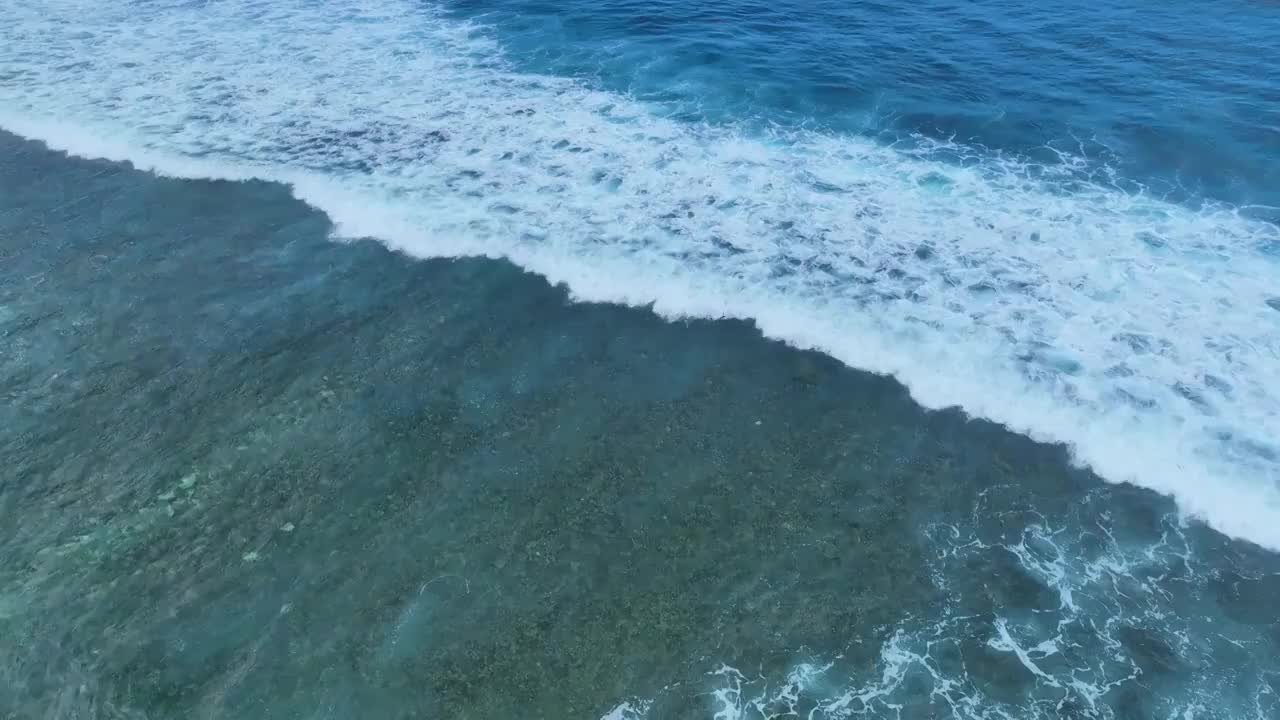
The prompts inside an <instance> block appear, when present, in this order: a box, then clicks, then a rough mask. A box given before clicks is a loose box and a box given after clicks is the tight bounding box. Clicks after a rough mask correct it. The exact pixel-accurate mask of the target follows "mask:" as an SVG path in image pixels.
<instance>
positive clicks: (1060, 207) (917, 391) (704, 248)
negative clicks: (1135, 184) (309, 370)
mask: <svg viewBox="0 0 1280 720" xmlns="http://www.w3.org/2000/svg"><path fill="white" fill-rule="evenodd" d="M0 125H3V126H4V127H7V128H9V129H11V130H14V131H16V132H18V133H20V134H23V135H26V136H29V137H34V138H39V139H42V140H44V141H46V142H48V143H49V144H50V145H51V146H53V147H56V148H59V149H63V150H67V151H69V152H74V153H76V154H81V155H87V156H98V157H107V158H110V159H114V160H129V161H131V162H134V163H136V164H138V165H139V166H140V167H144V168H147V169H150V170H154V171H157V172H160V173H164V174H170V175H177V176H182V177H215V178H223V179H245V178H250V177H254V178H262V179H266V180H273V181H279V182H284V183H288V184H290V185H292V186H293V187H294V189H295V192H296V194H297V195H298V197H300V198H302V199H303V200H305V201H307V202H309V203H311V204H313V205H315V206H316V207H318V208H320V209H322V210H324V211H325V212H326V213H328V214H329V215H330V217H331V218H332V219H333V220H334V222H335V224H336V226H337V228H338V231H339V232H340V233H341V234H343V235H347V236H352V237H360V236H371V237H376V238H379V239H381V240H382V241H384V242H386V243H387V244H388V245H390V246H392V247H395V248H397V249H399V250H402V251H404V252H406V253H408V254H411V255H414V256H418V257H438V256H455V255H485V256H490V257H505V258H509V259H511V260H512V261H514V262H516V263H518V264H520V265H522V266H523V267H525V268H527V269H529V270H530V271H533V272H536V273H539V274H542V275H544V276H546V277H547V278H548V279H549V280H550V281H552V282H556V283H564V284H565V285H567V286H568V287H569V289H570V291H571V293H572V294H573V296H574V297H575V298H576V299H579V300H583V301H603V302H617V303H626V304H630V305H641V306H651V307H652V308H653V309H654V311H655V312H657V313H659V314H661V315H663V316H666V317H672V318H675V317H688V316H698V317H711V318H722V317H733V318H744V319H749V320H752V321H754V322H755V323H756V324H757V325H758V326H759V328H760V329H761V331H762V332H764V333H765V334H766V335H769V336H771V337H775V338H779V339H782V340H785V341H787V342H790V343H792V344H794V345H796V346H799V347H804V348H812V349H818V350H821V351H823V352H827V353H829V354H831V355H833V356H834V357H837V358H839V359H840V360H842V361H843V362H846V363H848V364H849V365H852V366H854V367H858V368H862V369H866V370H870V371H873V372H877V373H883V374H892V375H894V376H895V377H897V378H898V379H899V380H901V381H902V382H903V383H904V384H905V385H906V386H907V387H908V388H909V389H910V390H911V392H912V394H913V396H914V397H915V398H916V399H917V400H918V401H919V402H921V403H922V404H923V405H925V406H927V407H931V408H940V407H947V406H959V407H961V408H963V409H964V410H965V411H966V412H968V413H970V414H972V415H975V416H979V417H985V418H989V419H992V420H995V421H998V422H1001V423H1004V424H1006V425H1008V426H1009V427H1011V428H1013V429H1015V430H1018V431H1020V432H1025V433H1028V434H1030V435H1031V436H1032V437H1035V438H1036V439H1039V440H1045V441H1054V442H1062V443H1066V444H1068V445H1070V446H1071V448H1072V450H1073V452H1074V454H1075V457H1076V458H1077V459H1078V460H1079V461H1081V462H1083V463H1086V464H1088V465H1090V466H1091V467H1092V468H1093V469H1095V470H1096V471H1098V472H1099V473H1100V474H1101V475H1102V476H1103V477H1105V478H1107V479H1109V480H1112V481H1118V482H1120V481H1127V482H1133V483H1136V484H1139V485H1143V486H1145V487H1148V488H1152V489H1154V490H1157V491H1159V492H1162V493H1167V494H1170V495H1172V496H1174V497H1175V498H1177V500H1178V502H1179V504H1180V507H1181V508H1182V509H1183V510H1184V511H1186V512H1187V513H1189V514H1192V515H1195V516H1197V517H1200V518H1203V519H1204V520H1206V521H1207V522H1208V523H1210V524H1211V525H1212V526H1214V527H1215V528H1217V529H1219V530H1221V531H1223V532H1225V533H1228V534H1231V535H1234V536H1237V537H1242V538H1246V539H1249V540H1251V541H1253V542H1256V543H1259V544H1262V545H1265V546H1267V547H1270V548H1273V549H1275V548H1280V487H1278V486H1277V478H1278V477H1280V448H1278V447H1277V446H1276V441H1275V438H1277V437H1280V410H1277V408H1280V403H1278V402H1277V400H1278V398H1277V397H1276V389H1275V387H1274V383H1273V382H1272V380H1273V379H1274V378H1276V377H1280V332H1277V330H1280V313H1278V312H1276V311H1275V309H1274V308H1273V307H1272V306H1271V305H1269V304H1268V303H1269V302H1270V301H1272V300H1273V299H1274V288H1275V286H1276V281H1277V279H1278V277H1280V260H1278V259H1277V257H1276V255H1275V253H1274V252H1273V251H1272V250H1268V249H1269V248H1271V249H1274V248H1275V247H1280V228H1277V226H1275V225H1273V224H1268V223H1265V222H1261V221H1259V220H1257V219H1252V218H1251V217H1249V216H1248V215H1247V214H1245V213H1242V212H1241V211H1240V210H1238V209H1236V208H1231V207H1222V206H1207V207H1203V208H1197V209H1191V208H1188V207H1184V206H1180V205H1176V204H1172V203H1169V202H1165V201H1162V200H1161V199H1159V198H1155V197H1150V196H1147V195H1144V194H1142V193H1134V192H1127V191H1122V190H1120V189H1118V188H1116V187H1109V186H1106V185H1100V184H1098V183H1096V182H1092V181H1089V180H1086V179H1085V178H1086V177H1092V176H1096V175H1097V174H1096V173H1092V172H1090V173H1082V172H1079V170H1080V168H1079V167H1078V164H1079V162H1080V161H1078V160H1077V159H1074V158H1065V159H1064V162H1063V163H1062V164H1061V165H1053V166H1045V165H1036V164H1030V163H1027V162H1023V161H1020V160H1018V159H1017V158H1009V157H1004V156H1001V155H999V154H997V153H993V152H990V151H985V150H981V149H974V148H965V147H958V146H954V145H948V146H942V145H939V144H937V143H933V144H931V143H929V142H927V141H923V140H921V141H919V142H914V143H912V144H911V147H909V148H893V147H886V146H883V145H879V144H876V143H873V142H870V141H868V140H864V139H860V138H855V137H848V136H833V135H826V134H819V133H811V132H804V131H795V132H783V131H778V132H775V133H774V134H772V135H760V134H758V133H755V134H753V133H750V132H747V131H746V130H743V129H741V128H734V127H728V126H714V127H713V126H705V125H692V124H687V123H680V122H676V121H672V120H669V119H666V118H663V117H660V116H658V115H656V114H655V113H654V110H653V108H651V107H649V106H646V105H644V104H643V103H638V102H635V101H633V100H631V99H629V98H627V97H624V96H620V95H617V94H614V93H607V92H601V91H598V90H594V89H592V88H590V87H587V86H585V85H583V84H581V83H579V82H575V81H570V80H566V79H563V78H554V77H545V76H538V75H530V74H522V73H519V72H515V71H514V70H512V69H511V68H510V67H508V65H507V64H506V63H505V62H504V61H503V60H502V57H501V53H500V51H499V48H498V47H497V46H496V44H495V43H493V42H492V41H491V40H489V39H488V38H486V37H485V35H484V33H483V32H482V30H480V29H477V28H475V27H472V26H469V25H467V24H465V23H460V22H456V21H450V20H445V19H442V18H441V17H440V16H439V15H438V14H437V13H436V12H434V11H432V10H430V9H423V8H422V7H420V6H418V5H416V4H413V3H407V2H402V1H401V0H364V1H361V0H336V1H335V2H332V3H326V4H324V5H323V6H319V5H316V4H315V3H310V2H304V1H303V0H276V1H273V2H264V1H262V0H226V1H225V2H220V3H212V4H210V3H190V2H183V1H178V0H169V1H167V2H146V3H139V2H124V3H112V4H103V3H93V2H89V1H88V0H49V2H45V3H41V4H40V6H39V7H32V6H28V5H24V4H13V3H10V4H8V5H6V6H5V7H4V8H2V9H0ZM944 158H945V160H944Z"/></svg>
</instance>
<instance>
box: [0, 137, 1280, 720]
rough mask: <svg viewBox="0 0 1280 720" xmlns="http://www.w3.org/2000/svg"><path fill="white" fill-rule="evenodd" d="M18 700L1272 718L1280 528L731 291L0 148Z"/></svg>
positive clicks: (271, 191)
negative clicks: (1078, 463)
mask: <svg viewBox="0 0 1280 720" xmlns="http://www.w3.org/2000/svg"><path fill="white" fill-rule="evenodd" d="M0 142H2V143H3V145H2V146H0V158H3V161H2V162H0V178H2V181H3V182H2V184H3V187H4V188H6V192H5V193H4V194H3V197H2V198H0V203H3V205H2V206H0V223H2V224H0V238H3V243H4V244H3V248H4V264H3V270H2V271H0V307H2V308H3V315H0V322H2V323H3V324H2V325H0V332H2V333H3V335H4V339H5V344H4V347H5V352H4V354H3V355H0V359H2V362H3V367H2V368H0V369H2V370H3V377H4V384H3V385H2V386H0V392H2V393H3V395H4V397H5V400H6V402H5V403H4V405H3V408H4V410H3V412H4V414H5V415H4V417H3V423H2V425H0V426H2V427H3V428H4V430H3V432H0V443H2V444H0V449H2V450H3V455H4V457H5V458H6V461H7V462H6V467H7V469H6V470H5V473H4V475H3V483H2V484H0V509H2V510H3V513H4V517H5V519H6V522H5V523H4V524H3V534H2V535H0V542H2V543H3V547H2V549H3V552H0V559H2V560H0V562H2V563H3V564H2V565H0V588H3V592H0V625H2V626H3V636H4V638H5V642H4V643H0V677H3V680H4V682H3V683H0V687H2V688H3V690H0V715H3V716H4V717H6V718H7V717H15V718H29V717H30V718H35V717H41V718H43V717H67V718H70V717H102V718H115V717H129V718H140V717H149V718H170V717H235V718H243V717H262V718H326V717H330V718H350V717H386V718H398V717H473V718H513V717H529V718H564V717H585V718H600V717H610V718H637V717H651V718H710V717H717V718H763V717H784V716H787V713H788V712H795V713H799V715H800V716H802V717H814V718H843V717H858V716H871V717H912V718H914V717H1019V718H1023V717H1118V718H1148V717H1162V718H1163V717H1169V716H1179V717H1182V716H1184V715H1185V716H1188V717H1220V718H1242V717H1247V718H1268V717H1273V716H1274V713H1275V712H1276V711H1277V707H1278V706H1277V704H1276V703H1277V699H1276V698H1277V696H1276V683H1277V682H1278V680H1280V672H1278V668H1277V666H1276V665H1275V658H1276V657H1280V655H1278V654H1277V650H1278V649H1280V648H1277V643H1280V635H1278V634H1277V624H1276V618H1275V614H1274V611H1273V606H1272V599H1273V598H1274V595H1275V592H1276V591H1277V582H1278V581H1280V560H1278V559H1277V558H1276V556H1275V555H1273V554H1271V553H1269V552H1267V551H1264V550H1261V549H1259V548H1257V547H1256V546H1252V545H1249V544H1245V543H1240V542H1237V541H1231V540H1228V539H1226V538H1225V537H1223V536H1221V535H1218V534H1217V533H1214V532H1212V531H1210V530H1208V529H1207V528H1205V527H1204V526H1203V525H1200V524H1192V525H1186V524H1183V523H1182V522H1180V521H1179V520H1178V517H1177V513H1176V510H1175V507H1174V505H1173V503H1172V502H1171V501H1169V500H1167V499H1165V498H1162V497H1160V496H1159V495H1156V494H1154V493H1151V492H1149V491H1145V490H1139V489H1135V488H1131V487H1127V486H1114V485H1108V484H1106V483H1103V482H1102V481H1101V480H1099V479H1098V478H1097V477H1095V476H1093V475H1091V474H1089V473H1087V472H1084V471H1081V470H1077V469H1072V468H1071V467H1070V465H1069V464H1068V463H1067V462H1066V459H1067V458H1066V453H1065V451H1064V450H1063V449H1062V448H1060V447H1052V446H1045V445H1039V444H1036V443H1034V442H1032V441H1030V440H1028V439H1026V438H1025V437H1022V436H1019V435H1016V434H1013V433H1010V432H1008V431H1006V430H1004V429H1001V428H999V427H998V426H996V425H993V424H990V423H987V422H983V421H974V420H967V419H965V417H964V416H963V415H962V414H961V413H959V412H956V411H944V412H925V411H923V410H921V409H920V408H919V407H918V406H917V405H916V404H915V403H914V402H913V401H912V400H911V399H910V397H909V396H908V394H907V393H906V391H905V389H904V388H903V387H902V386H901V385H899V384H897V383H896V382H894V381H892V380H889V379H886V378H881V377H876V376H873V375H868V374H864V373H859V372H856V371H852V370H849V369H847V368H845V367H843V366H841V365H840V364H839V363H837V362H835V361H834V360H831V359H830V358H827V357H825V356H823V355H820V354H815V353H805V352H798V351H795V350H792V349H789V348H787V347H785V346H783V345H781V344H779V343H776V342H772V341H767V340H764V339H762V338H761V337H759V335H758V333H757V332H756V331H755V330H754V329H753V328H751V327H750V326H749V325H746V324H743V323H737V322H706V321H693V322H688V323H675V324H672V323H668V322H664V321H662V320H660V319H659V318H657V317H655V316H654V315H652V314H651V313H649V312H647V311H644V310H633V309H626V308H619V307H615V306H607V305H591V304H587V305H583V304H571V303H569V302H567V298H566V294H565V291H564V290H562V289H556V288H552V287H549V286H548V285H546V284H545V283H544V282H543V281H542V280H541V279H539V278H537V277H535V276H531V275H528V274H525V273H522V272H521V271H520V270H519V269H517V268H515V267H513V266H511V265H509V264H507V263H504V262H496V261H490V260H459V261H450V260H436V261H428V262H417V261H413V260H410V259H408V258H405V257H403V256H401V255H397V254H393V253H390V252H388V251H386V250H385V249H383V248H382V247H381V246H380V245H378V244H376V243H373V242H370V241H359V242H355V243H335V242H333V241H331V240H330V239H328V237H327V235H328V232H329V229H330V227H329V224H328V221H327V220H326V219H325V218H324V216H322V215H320V214H319V213H317V212H315V211H313V210H310V209H308V208H306V207H305V206H303V205H302V204H301V203H298V202H297V201H295V200H293V199H292V198H290V197H289V195H288V194H287V192H286V191H285V190H284V189H283V188H280V187H276V186H272V185H269V184H263V183H227V182H192V181H182V180H167V179H157V178H154V177H152V176H149V175H147V174H144V173H140V172H138V171H135V170H131V169H129V168H127V167H123V166H120V165H115V164H111V163H105V162H87V161H79V160H72V159H68V158H66V157H64V156H61V155H58V154H55V153H51V152H48V151H47V150H45V149H43V148H41V147H40V146H38V145H36V144H34V143H30V142H25V141H20V140H18V139H16V138H13V137H11V136H3V139H2V140H0Z"/></svg>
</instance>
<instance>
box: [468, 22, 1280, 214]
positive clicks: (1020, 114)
mask: <svg viewBox="0 0 1280 720" xmlns="http://www.w3.org/2000/svg"><path fill="white" fill-rule="evenodd" d="M446 7H448V8H449V10H450V11H451V15H452V16H454V17H457V18H477V19H479V21H480V22H482V23H484V24H485V25H486V26H488V27H492V28H494V29H495V33H496V34H497V36H498V37H499V38H500V39H501V42H502V46H503V48H504V50H506V52H507V53H508V55H509V56H510V57H511V58H512V59H513V60H515V61H516V62H517V63H519V65H520V67H522V68H526V69H528V70H531V71H537V72H549V73H553V74H557V75H566V76H570V77H576V78H581V79H583V80H586V81H588V82H592V83H598V84H599V85H600V86H602V87H607V88H609V89H611V90H615V91H619V92H626V93H631V94H634V95H635V96H637V97H639V98H643V99H644V100H647V101H652V102H657V103H663V104H665V105H668V106H670V108H671V111H672V112H675V113H677V114H678V115H679V116H681V117H685V118H689V119H705V120H710V121H714V122H730V123H741V122H769V123H777V124H779V125H782V126H785V127H815V128H822V129H826V130H831V131H835V132H847V133H856V134H864V135H869V136H873V137H878V138H880V139H882V140H884V141H885V142H903V141H909V140H910V138H912V137H913V136H924V137H927V138H933V139H944V138H945V139H952V140H956V141H959V142H962V143H965V144H966V145H978V146H982V147H983V148H986V149H989V150H991V151H995V152H1004V153H1011V154H1014V155H1015V156H1017V157H1022V158H1032V159H1034V160H1036V161H1039V162H1050V163H1052V162H1057V161H1059V160H1060V154H1061V153H1066V154H1069V155H1072V156H1077V157H1078V158H1080V159H1083V160H1086V161H1087V162H1088V174H1090V175H1091V176H1093V177H1098V178H1106V179H1108V180H1114V181H1115V182H1118V183H1120V184H1121V185H1123V186H1125V187H1129V188H1134V187H1138V186H1143V187H1147V188H1148V189H1149V191H1150V192H1154V193H1157V194H1161V195H1168V196H1171V197H1174V198H1177V199H1179V200H1182V201H1190V202H1197V201H1203V200H1204V199H1206V198H1208V199H1213V200H1219V201H1227V202H1232V203H1236V204H1244V205H1248V204H1263V205H1269V206H1271V212H1272V213H1273V214H1271V215H1269V216H1270V217H1272V218H1275V217H1276V215H1274V212H1275V208H1276V206H1280V170H1277V167H1280V165H1278V164H1277V160H1280V85H1278V83H1277V81H1276V76H1277V74H1280V70H1277V68H1276V67H1275V65H1274V60H1271V58H1274V57H1276V56H1280V39H1277V32H1276V30H1277V26H1278V24H1280V12H1277V9H1276V8H1275V6H1274V5H1273V4H1270V3H1257V2H1243V1H1241V2H1236V1H1234V0H1229V1H1226V2H1214V3H1210V4H1208V5H1206V4H1205V3H1203V2H1187V1H1185V0H1176V1H1175V2H1162V3H1156V2H1150V1H1149V0H1124V1H1122V2H1047V3H1031V2H1021V1H1020V0H997V1H980V2H945V1H931V2H923V3H894V2H840V1H835V2H828V1H818V2H807V1H806V2H788V1H783V2H714V3H682V2H650V1H648V0H644V1H630V0H629V1H624V2H614V1H606V2H600V3H546V2H524V1H522V0H514V1H510V2H493V1H491V0H464V1H462V2H452V3H448V4H447V5H446Z"/></svg>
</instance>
